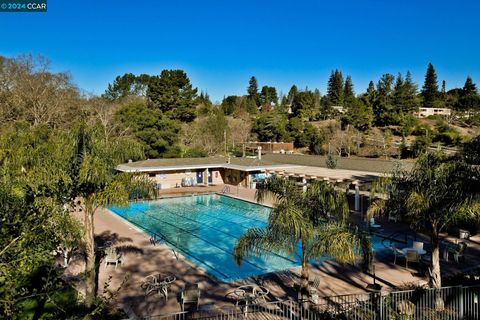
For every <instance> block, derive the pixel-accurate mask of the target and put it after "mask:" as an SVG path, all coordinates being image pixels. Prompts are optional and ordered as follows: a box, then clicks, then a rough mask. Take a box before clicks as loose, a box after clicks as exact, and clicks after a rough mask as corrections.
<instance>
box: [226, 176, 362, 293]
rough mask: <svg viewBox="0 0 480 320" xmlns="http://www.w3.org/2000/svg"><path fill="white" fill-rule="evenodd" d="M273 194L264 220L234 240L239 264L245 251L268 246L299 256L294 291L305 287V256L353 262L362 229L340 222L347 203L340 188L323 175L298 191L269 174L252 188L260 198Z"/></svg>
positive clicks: (262, 252) (264, 252) (258, 250)
mask: <svg viewBox="0 0 480 320" xmlns="http://www.w3.org/2000/svg"><path fill="white" fill-rule="evenodd" d="M268 196H270V197H273V198H274V208H273V210H272V211H271V213H270V216H269V218H268V224H267V226H266V227H265V228H264V229H262V228H250V229H248V230H246V232H245V233H244V234H243V235H242V236H241V237H240V238H239V239H238V240H237V243H236V245H235V248H234V259H235V261H236V262H237V263H238V264H241V263H242V261H243V259H244V258H246V257H247V256H248V255H250V254H254V255H257V256H265V255H268V252H269V251H274V252H278V253H283V254H287V255H294V254H295V253H296V251H297V248H300V252H298V253H299V254H300V256H301V262H302V273H301V284H300V291H301V293H302V295H304V296H305V295H306V294H307V292H308V281H309V261H310V260H311V259H315V258H319V257H321V256H325V255H329V256H331V257H332V258H333V259H335V260H336V261H338V262H341V263H347V262H350V263H351V262H355V261H356V260H357V258H358V256H359V253H360V248H361V246H362V235H361V234H360V233H359V232H357V231H356V230H355V229H352V228H350V227H349V226H348V225H347V224H346V218H347V216H348V204H347V201H346V196H345V194H343V193H342V192H339V191H337V190H335V188H334V187H333V186H331V185H329V184H328V183H326V182H324V181H316V182H312V183H311V184H309V185H308V187H307V190H306V191H305V192H302V190H301V188H299V187H298V186H296V185H295V182H293V181H291V180H288V179H282V178H279V177H272V178H268V179H266V180H265V181H264V182H263V183H262V184H261V185H260V186H259V189H257V193H256V198H257V201H258V202H263V201H264V200H265V198H266V197H268Z"/></svg>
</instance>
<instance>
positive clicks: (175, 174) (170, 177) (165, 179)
mask: <svg viewBox="0 0 480 320" xmlns="http://www.w3.org/2000/svg"><path fill="white" fill-rule="evenodd" d="M199 170H200V169H199ZM197 171H198V170H176V171H160V172H152V173H150V174H149V177H150V178H151V179H152V180H153V181H155V182H156V183H159V184H160V185H161V189H169V188H175V187H176V186H181V185H182V179H183V178H186V177H193V178H194V179H195V181H197ZM201 171H203V172H205V170H204V169H203V170H201ZM209 171H210V172H212V184H223V179H222V175H221V174H220V171H219V169H209ZM204 176H205V173H204ZM204 181H205V180H204Z"/></svg>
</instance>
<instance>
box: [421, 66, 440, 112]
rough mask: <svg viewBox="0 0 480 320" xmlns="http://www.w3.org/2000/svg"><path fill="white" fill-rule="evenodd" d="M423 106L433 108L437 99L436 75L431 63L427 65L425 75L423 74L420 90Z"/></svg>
mask: <svg viewBox="0 0 480 320" xmlns="http://www.w3.org/2000/svg"><path fill="white" fill-rule="evenodd" d="M422 97H423V106H424V107H427V108H430V107H433V106H435V102H436V101H437V99H438V97H439V93H438V83H437V73H436V71H435V68H434V67H433V65H432V64H431V63H429V64H428V68H427V73H426V74H425V83H424V84H423V88H422Z"/></svg>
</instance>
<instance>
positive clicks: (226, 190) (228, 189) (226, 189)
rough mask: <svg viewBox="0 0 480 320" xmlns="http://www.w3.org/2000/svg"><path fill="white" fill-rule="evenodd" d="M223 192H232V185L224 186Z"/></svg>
mask: <svg viewBox="0 0 480 320" xmlns="http://www.w3.org/2000/svg"><path fill="white" fill-rule="evenodd" d="M221 192H222V194H226V193H230V186H225V187H223V189H222V191H221Z"/></svg>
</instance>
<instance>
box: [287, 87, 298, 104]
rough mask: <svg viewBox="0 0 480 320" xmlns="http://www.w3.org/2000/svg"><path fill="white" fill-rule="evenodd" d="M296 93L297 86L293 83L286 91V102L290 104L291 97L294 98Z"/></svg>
mask: <svg viewBox="0 0 480 320" xmlns="http://www.w3.org/2000/svg"><path fill="white" fill-rule="evenodd" d="M297 94H298V88H297V86H296V85H293V86H292V87H291V88H290V91H288V96H287V100H288V103H289V104H290V105H291V104H292V103H293V99H295V96H296V95H297Z"/></svg>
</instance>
